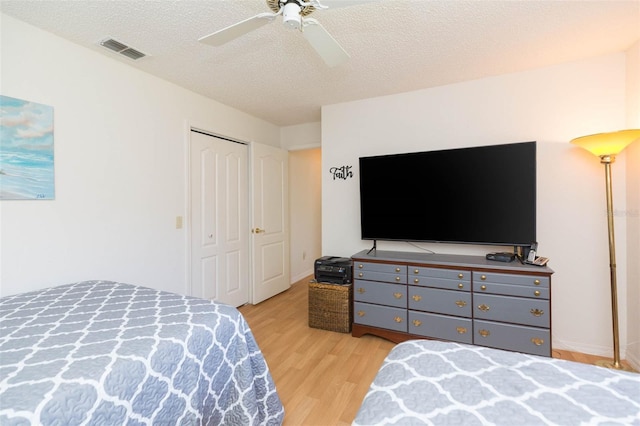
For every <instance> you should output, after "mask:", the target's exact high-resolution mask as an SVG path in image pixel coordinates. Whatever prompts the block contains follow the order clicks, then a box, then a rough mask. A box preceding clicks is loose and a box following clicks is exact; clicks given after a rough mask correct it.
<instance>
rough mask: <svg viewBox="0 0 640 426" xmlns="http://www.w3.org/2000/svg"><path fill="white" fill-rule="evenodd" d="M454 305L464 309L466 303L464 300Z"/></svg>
mask: <svg viewBox="0 0 640 426" xmlns="http://www.w3.org/2000/svg"><path fill="white" fill-rule="evenodd" d="M456 305H458V307H459V308H464V307H465V306H467V302H465V301H464V300H456Z"/></svg>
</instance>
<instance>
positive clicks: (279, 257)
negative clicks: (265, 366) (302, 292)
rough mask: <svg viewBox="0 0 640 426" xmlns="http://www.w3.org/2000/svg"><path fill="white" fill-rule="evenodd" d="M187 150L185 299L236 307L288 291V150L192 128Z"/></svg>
mask: <svg viewBox="0 0 640 426" xmlns="http://www.w3.org/2000/svg"><path fill="white" fill-rule="evenodd" d="M190 144H191V146H190V181H189V186H190V200H191V201H190V204H191V205H190V209H191V218H190V225H191V226H190V233H189V239H190V242H189V244H190V249H191V250H190V264H191V270H190V272H191V274H190V278H191V286H190V288H191V294H192V295H193V296H196V297H202V298H205V299H213V300H216V301H219V302H224V303H228V304H230V305H232V306H240V305H243V304H245V303H247V302H250V303H258V302H260V301H262V300H265V299H267V298H269V297H271V296H273V295H275V294H277V293H279V292H281V291H284V290H286V289H287V288H289V234H288V214H287V213H288V197H287V194H288V188H287V158H288V154H287V152H286V151H284V150H281V149H278V148H274V147H268V146H265V145H261V144H251V145H248V144H244V143H239V142H235V141H231V140H228V139H225V138H220V137H217V136H213V135H210V134H206V133H203V132H199V131H195V130H194V131H191V133H190ZM250 157H251V158H250ZM250 160H251V161H250ZM250 165H251V167H250Z"/></svg>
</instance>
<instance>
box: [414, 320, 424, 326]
mask: <svg viewBox="0 0 640 426" xmlns="http://www.w3.org/2000/svg"><path fill="white" fill-rule="evenodd" d="M413 325H414V326H416V327H420V326H421V325H422V321H420V320H413Z"/></svg>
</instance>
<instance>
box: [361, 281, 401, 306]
mask: <svg viewBox="0 0 640 426" xmlns="http://www.w3.org/2000/svg"><path fill="white" fill-rule="evenodd" d="M353 300H357V301H359V302H368V303H375V304H378V305H388V306H394V307H398V308H406V307H407V286H406V285H395V284H387V283H379V282H375V281H365V280H355V281H354V283H353Z"/></svg>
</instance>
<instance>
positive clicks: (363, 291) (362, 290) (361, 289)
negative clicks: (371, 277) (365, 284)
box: [358, 287, 367, 294]
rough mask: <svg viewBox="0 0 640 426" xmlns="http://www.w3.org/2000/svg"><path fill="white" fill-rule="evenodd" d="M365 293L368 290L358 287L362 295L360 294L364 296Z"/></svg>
mask: <svg viewBox="0 0 640 426" xmlns="http://www.w3.org/2000/svg"><path fill="white" fill-rule="evenodd" d="M365 291H367V290H365V289H364V288H362V287H358V293H360V294H364V293H365Z"/></svg>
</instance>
